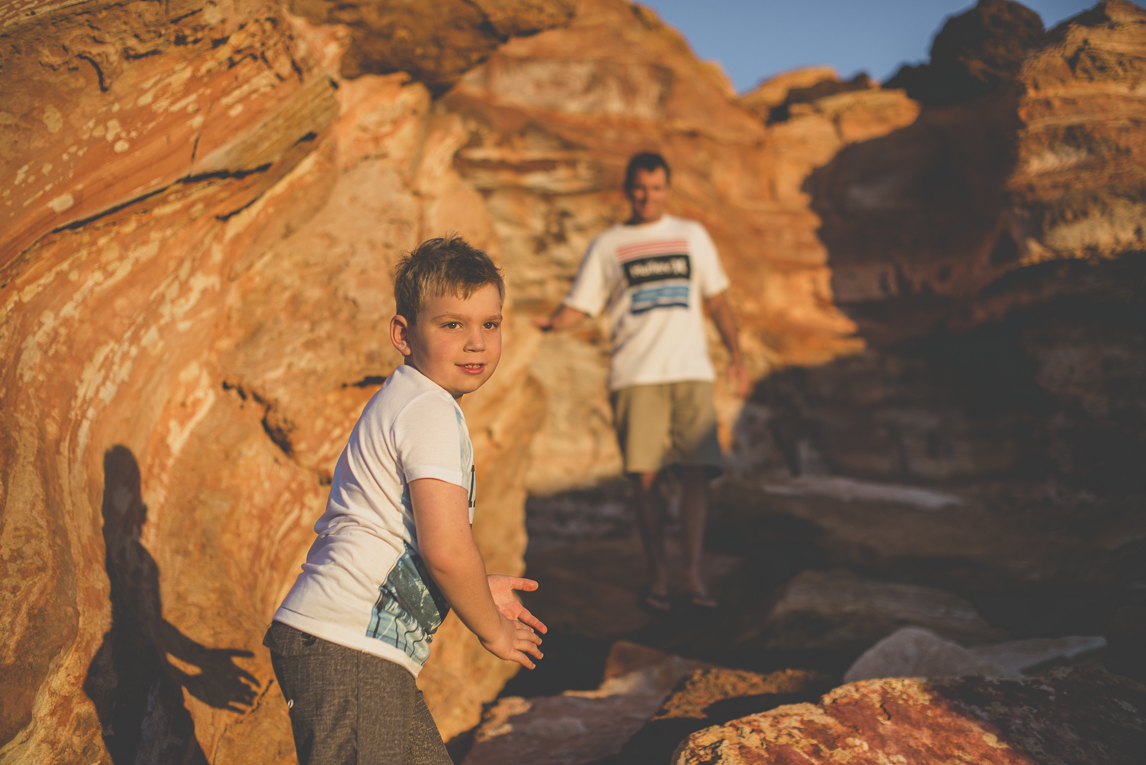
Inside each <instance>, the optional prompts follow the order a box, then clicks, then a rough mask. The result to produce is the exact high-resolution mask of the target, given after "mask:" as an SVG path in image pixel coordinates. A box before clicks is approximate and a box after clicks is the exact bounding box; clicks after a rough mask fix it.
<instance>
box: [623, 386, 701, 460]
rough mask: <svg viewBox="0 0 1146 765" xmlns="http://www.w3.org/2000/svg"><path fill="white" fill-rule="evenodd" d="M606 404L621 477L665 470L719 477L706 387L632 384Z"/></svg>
mask: <svg viewBox="0 0 1146 765" xmlns="http://www.w3.org/2000/svg"><path fill="white" fill-rule="evenodd" d="M609 399H610V401H611V402H612V404H613V425H614V427H616V429H617V442H618V443H619V444H620V446H621V456H622V457H623V458H624V460H625V472H626V473H655V472H656V471H658V470H660V469H661V468H663V467H665V466H666V465H683V466H703V467H707V468H709V471H708V472H709V474H710V475H718V474H719V473H720V472H721V470H722V465H723V460H722V458H721V455H720V442H719V441H718V440H717V439H716V406H715V404H714V403H713V399H712V383H711V382H705V381H701V380H686V381H683V382H674V383H661V384H658V385H635V386H633V387H631V388H622V389H620V390H616V391H613V392H612V394H611V395H610V396H609Z"/></svg>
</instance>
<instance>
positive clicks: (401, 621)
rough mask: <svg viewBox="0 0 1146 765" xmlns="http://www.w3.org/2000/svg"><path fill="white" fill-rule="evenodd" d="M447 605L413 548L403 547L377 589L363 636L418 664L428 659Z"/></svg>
mask: <svg viewBox="0 0 1146 765" xmlns="http://www.w3.org/2000/svg"><path fill="white" fill-rule="evenodd" d="M449 610H450V606H449V603H447V602H446V598H445V596H444V595H442V593H441V591H440V590H439V589H438V587H437V585H435V584H434V580H433V579H432V578H430V574H429V572H428V571H426V568H425V564H423V563H422V558H421V557H420V556H419V555H418V553H417V551H415V550H414V548H412V547H410V545H409V544H407V545H406V550H405V552H403V553H402V556H401V557H400V558H398V561H397V563H395V564H394V568H393V569H391V571H390V574H389V576H387V577H386V581H385V582H383V583H382V584H381V585H380V586H379V587H378V600H376V601H375V602H374V608H373V610H372V611H371V615H370V623H369V624H368V625H367V626H366V635H367V637H372V638H376V639H378V640H381V641H383V642H386V643H389V644H390V645H392V646H394V647H395V648H397V649H399V650H401V651H405V653H406V655H407V656H409V657H410V658H411V659H413V660H414V661H416V662H418V663H419V664H424V663H425V662H426V659H428V658H430V641H432V640H433V639H434V633H435V632H437V630H438V627H440V626H441V625H442V620H443V619H445V618H446V614H447V613H449Z"/></svg>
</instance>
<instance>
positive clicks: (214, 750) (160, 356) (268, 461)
mask: <svg viewBox="0 0 1146 765" xmlns="http://www.w3.org/2000/svg"><path fill="white" fill-rule="evenodd" d="M175 5H176V4H167V6H166V15H165V14H164V12H163V11H160V10H157V9H156V5H155V4H154V3H137V4H126V5H125V4H119V5H106V6H105V5H95V4H89V5H85V6H83V7H82V8H80V9H78V10H77V9H71V10H60V9H45V10H44V12H43V13H40V14H37V13H35V11H36V10H37V9H30V10H29V11H28V13H27V15H23V16H21V17H19V18H10V19H7V20H6V21H7V22H8V26H7V27H6V28H5V29H6V31H5V35H6V37H5V46H4V50H5V55H6V56H7V58H6V60H5V61H4V64H3V67H4V71H5V73H6V86H5V87H6V89H8V97H6V98H5V100H4V107H3V108H4V110H5V113H4V120H5V123H6V131H7V132H6V136H7V137H8V140H6V143H5V144H4V151H5V152H6V154H5V169H6V171H7V170H8V169H11V171H12V173H13V175H14V176H15V177H14V178H13V177H9V178H7V180H6V182H5V184H4V186H5V188H6V189H8V190H9V194H8V195H7V196H6V199H5V202H6V203H7V204H6V205H5V207H4V209H5V213H6V215H8V216H9V217H8V218H7V222H6V223H5V232H6V236H5V247H6V250H5V252H6V255H5V259H4V262H3V266H2V268H3V271H2V274H3V276H2V278H0V284H3V293H2V294H3V305H4V309H3V315H4V319H3V326H2V329H0V345H2V346H3V356H4V358H5V359H6V360H7V361H6V363H5V365H4V369H3V378H2V379H3V384H2V386H0V391H2V394H0V395H2V397H3V401H4V404H3V411H4V427H3V429H2V433H0V443H2V448H0V455H2V456H0V460H2V465H3V468H2V470H3V476H4V478H3V481H2V484H0V485H2V486H3V489H2V492H3V503H4V520H3V537H2V544H3V555H2V561H3V562H2V563H0V566H2V569H3V573H2V579H3V582H4V588H3V600H4V605H3V608H2V611H3V614H4V617H3V620H4V625H5V628H6V631H7V634H8V636H9V637H8V639H7V640H6V641H5V649H4V655H3V659H2V662H3V665H4V671H3V673H0V676H2V677H3V680H2V682H3V691H2V694H3V698H4V699H5V702H4V704H3V705H2V707H3V710H2V712H0V741H3V742H4V743H3V746H4V752H5V757H6V758H7V759H8V761H13V762H54V761H61V762H63V761H69V762H70V761H80V760H84V761H108V759H109V757H110V759H111V760H112V761H115V762H126V761H134V760H135V758H136V757H137V756H138V757H140V758H143V759H142V760H141V761H157V762H158V761H163V762H167V761H176V760H179V761H183V760H186V761H202V759H203V757H206V758H207V760H210V761H213V762H251V761H256V760H258V761H284V762H286V761H292V758H293V756H294V754H293V746H292V744H291V741H290V733H289V726H288V723H287V718H286V714H285V705H284V704H283V702H282V700H281V698H280V697H279V693H278V691H277V687H276V686H275V684H274V682H273V677H272V675H271V673H270V665H269V663H268V656H267V654H266V652H265V649H263V648H262V647H261V645H260V642H261V637H262V633H263V631H264V630H265V629H266V627H267V625H268V624H269V620H270V618H271V614H272V613H273V610H274V608H275V607H276V605H277V602H278V601H279V600H280V599H281V597H282V595H283V594H284V592H285V588H286V587H288V586H289V585H290V583H291V581H293V578H294V575H295V573H296V572H297V571H298V566H299V563H300V562H301V560H302V556H303V555H304V554H305V551H306V548H307V547H308V545H309V543H310V540H311V538H312V532H311V530H310V527H311V525H312V524H313V522H314V520H315V518H316V517H317V515H318V514H319V513H320V512H321V510H322V508H323V504H324V501H325V492H326V487H327V485H329V483H330V471H331V469H332V467H333V464H334V461H335V459H336V457H337V455H338V453H339V451H340V450H341V448H342V445H343V444H344V443H345V439H346V436H347V435H348V433H349V429H350V427H351V426H352V425H353V423H354V421H355V419H356V417H357V415H358V413H359V411H360V410H361V408H362V406H363V404H364V403H365V402H366V400H367V399H368V398H369V397H370V396H371V395H372V394H373V393H374V392H375V391H376V390H377V389H378V387H379V385H380V384H381V382H382V380H383V379H384V378H385V376H386V375H387V374H388V373H389V372H390V371H391V370H392V369H393V367H394V365H395V364H396V363H398V360H399V359H398V358H397V357H396V355H395V352H394V351H393V350H392V349H391V348H390V347H389V342H388V340H387V339H386V328H387V325H388V322H389V319H390V316H391V315H392V313H393V299H392V297H391V285H390V281H389V276H388V272H389V268H390V266H391V265H392V264H393V262H394V261H395V259H396V258H397V257H398V256H399V255H400V254H401V253H402V252H403V251H405V250H408V249H410V248H412V247H413V246H414V245H415V244H417V242H418V241H420V240H421V239H423V238H425V237H427V236H430V235H436V234H440V233H441V232H443V231H445V230H448V229H458V230H463V231H465V232H466V235H467V236H468V237H469V239H470V240H471V241H473V242H474V243H475V244H477V245H479V246H482V247H487V248H489V249H490V250H491V251H492V252H493V253H494V254H495V255H496V254H498V249H499V248H498V245H497V242H496V240H495V239H494V238H493V237H492V234H491V226H490V225H489V223H488V222H487V221H488V216H487V214H486V212H485V209H484V207H483V205H482V203H481V198H480V196H479V195H478V194H477V193H476V192H474V191H473V190H472V189H471V188H470V187H468V186H467V185H465V184H464V183H463V182H462V181H461V180H460V179H459V177H458V176H457V174H456V172H455V171H454V170H453V168H452V165H451V162H452V157H453V154H454V152H455V151H456V149H457V148H458V147H459V146H460V145H462V144H464V143H465V142H466V140H467V137H466V135H465V133H464V132H462V130H461V126H460V121H459V120H458V119H457V118H453V117H450V116H449V115H432V114H431V107H432V101H431V96H430V92H429V91H428V89H427V88H426V87H425V86H423V85H422V84H419V83H416V82H413V81H411V79H410V77H409V76H407V75H405V74H401V73H398V74H391V75H385V76H375V75H371V76H363V77H360V78H358V79H355V80H343V79H340V77H339V76H338V66H339V61H340V58H341V55H342V51H343V49H344V48H345V47H346V45H347V44H348V42H349V38H348V35H347V33H346V31H345V30H344V29H341V28H338V27H314V26H311V25H309V24H308V23H307V22H305V21H304V20H301V19H299V18H297V17H294V16H292V15H290V14H289V13H288V12H287V10H286V9H284V8H281V7H279V6H278V5H277V4H261V5H251V4H243V5H242V6H239V5H235V6H224V7H217V6H215V5H211V4H199V5H195V4H184V5H185V6H186V7H182V6H180V7H179V8H176V7H175ZM160 7H162V6H160ZM97 39H98V40H99V43H98V45H97V44H96V43H95V42H94V41H95V40H97ZM141 39H146V40H148V41H149V42H148V47H147V48H146V49H140V48H139V47H138V46H140V45H141V44H142V43H141V42H140V40H141ZM85 46H88V47H85ZM91 46H96V47H95V48H92V47H91ZM96 48H98V50H97V49H96ZM61 51H63V52H61ZM52 56H57V57H60V56H62V57H64V58H62V59H60V61H59V62H58V66H55V68H54V69H53V68H52V67H47V66H44V65H43V64H42V62H43V61H53V60H54V59H52V58H51V57H52ZM93 61H94V62H95V63H92V62H93ZM96 64H99V66H98V67H97V66H96ZM61 157H62V159H61ZM60 198H65V199H70V200H71V203H70V204H67V205H65V204H64V203H63V202H59V203H54V202H53V200H57V199H60ZM512 316H513V312H512V306H509V317H510V322H509V323H508V324H507V330H506V335H507V337H506V339H507V349H508V351H507V354H506V355H505V357H504V358H503V361H502V364H503V368H502V372H501V373H500V374H499V376H498V378H497V381H496V382H494V383H491V385H490V386H487V390H485V391H483V392H482V393H481V394H480V395H477V396H473V397H472V400H469V401H467V402H466V404H465V405H466V409H467V413H468V416H469V417H470V426H471V430H472V433H473V439H474V442H475V448H476V449H477V450H478V453H479V454H480V455H481V456H480V457H479V461H478V470H479V472H480V474H481V476H480V479H479V481H480V483H481V486H482V489H481V492H482V508H483V510H482V513H481V514H480V515H479V518H478V520H477V521H476V524H475V536H476V537H477V538H478V540H479V543H480V544H481V546H482V548H483V550H484V551H485V554H486V561H487V565H488V566H489V568H490V570H491V571H499V572H503V573H520V571H521V570H522V562H521V561H522V554H523V552H524V548H525V534H524V528H523V523H522V516H521V512H522V502H523V498H524V492H523V489H522V487H521V481H520V480H519V478H518V476H519V475H520V473H521V472H522V470H523V466H524V459H525V456H526V452H527V449H528V433H530V432H531V431H532V430H533V429H534V428H535V427H536V425H537V423H538V421H539V419H540V416H541V408H540V406H541V404H540V398H539V396H538V394H537V392H536V386H535V385H534V384H533V383H532V382H531V381H530V378H529V377H528V375H527V374H525V373H524V369H523V367H524V366H525V364H526V363H528V360H529V357H530V350H531V346H530V344H529V342H528V341H527V340H523V339H521V334H522V333H521V332H520V331H518V330H516V329H515V328H514V326H513V323H512ZM492 465H496V466H497V467H496V469H493V468H491V466H492ZM435 647H436V649H438V650H436V656H435V660H434V662H433V664H434V666H433V668H432V669H430V670H427V672H426V673H425V675H424V676H423V680H422V682H423V685H424V687H425V688H426V692H427V696H428V698H429V699H430V704H431V706H432V707H433V708H434V711H435V714H436V715H437V718H438V720H439V722H440V723H441V725H442V727H443V731H444V732H445V734H446V735H447V737H448V736H450V735H452V733H456V732H457V731H458V730H462V729H465V728H467V727H469V726H470V725H472V724H473V722H474V721H476V719H477V717H478V715H479V712H480V704H481V702H482V701H485V700H487V699H489V698H491V697H492V696H493V695H494V694H495V693H496V692H497V690H498V689H499V688H500V687H501V684H502V683H503V682H504V681H505V679H506V678H507V677H508V676H509V675H510V674H511V672H512V670H511V669H510V667H509V665H507V664H503V663H502V662H499V661H497V660H496V659H493V657H492V656H489V655H488V654H485V652H484V651H482V650H481V649H480V647H479V646H478V644H477V643H476V642H475V640H474V639H473V638H472V636H469V635H468V633H466V632H465V630H464V629H462V628H461V627H460V625H458V624H455V623H454V621H453V620H450V621H448V622H447V623H446V624H445V625H444V626H443V628H442V631H441V634H440V639H439V642H438V643H437V644H436V645H435Z"/></svg>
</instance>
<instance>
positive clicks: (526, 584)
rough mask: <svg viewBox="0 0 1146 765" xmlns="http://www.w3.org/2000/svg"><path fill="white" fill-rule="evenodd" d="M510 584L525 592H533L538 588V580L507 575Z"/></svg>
mask: <svg viewBox="0 0 1146 765" xmlns="http://www.w3.org/2000/svg"><path fill="white" fill-rule="evenodd" d="M506 579H508V580H509V586H510V587H512V588H513V589H515V590H524V591H525V592H533V591H534V590H536V589H537V582H535V581H533V580H532V579H525V578H523V577H520V576H507V577H506Z"/></svg>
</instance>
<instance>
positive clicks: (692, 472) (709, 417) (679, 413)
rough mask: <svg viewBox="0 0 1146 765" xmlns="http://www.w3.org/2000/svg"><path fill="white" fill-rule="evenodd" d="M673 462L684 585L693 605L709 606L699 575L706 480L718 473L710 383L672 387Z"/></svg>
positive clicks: (718, 444)
mask: <svg viewBox="0 0 1146 765" xmlns="http://www.w3.org/2000/svg"><path fill="white" fill-rule="evenodd" d="M671 390H672V403H673V413H672V428H671V436H672V448H673V453H672V461H673V462H674V463H675V464H676V465H677V470H678V475H679V476H680V483H681V526H682V527H683V530H684V540H683V541H684V577H685V589H686V591H687V592H688V593H689V595H690V596H691V597H692V602H693V604H694V605H697V606H702V607H705V608H713V607H715V606H716V602H715V601H714V600H713V599H712V598H711V597H709V594H708V587H707V586H706V585H705V583H704V576H703V575H702V574H701V570H700V561H701V555H702V553H703V550H704V526H705V521H706V520H707V517H708V481H709V479H710V478H712V477H713V476H714V475H717V474H719V473H720V470H721V464H722V461H723V460H722V457H721V454H720V442H719V441H718V440H717V437H716V407H715V405H714V401H713V391H712V383H710V382H703V381H687V382H681V383H676V384H674V385H673V386H672V389H671Z"/></svg>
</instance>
